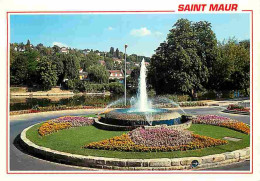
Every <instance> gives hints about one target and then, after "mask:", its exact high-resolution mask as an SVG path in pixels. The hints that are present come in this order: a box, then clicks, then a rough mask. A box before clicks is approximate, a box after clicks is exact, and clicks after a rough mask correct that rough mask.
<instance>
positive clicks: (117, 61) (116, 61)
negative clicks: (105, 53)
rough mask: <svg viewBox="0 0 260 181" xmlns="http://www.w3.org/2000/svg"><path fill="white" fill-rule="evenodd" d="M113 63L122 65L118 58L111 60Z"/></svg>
mask: <svg viewBox="0 0 260 181" xmlns="http://www.w3.org/2000/svg"><path fill="white" fill-rule="evenodd" d="M113 61H114V63H118V64H122V60H120V59H119V58H113Z"/></svg>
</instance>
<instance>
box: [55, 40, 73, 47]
mask: <svg viewBox="0 0 260 181" xmlns="http://www.w3.org/2000/svg"><path fill="white" fill-rule="evenodd" d="M54 45H57V46H59V47H69V46H68V45H66V44H64V43H61V42H56V41H55V42H53V43H52V46H54Z"/></svg>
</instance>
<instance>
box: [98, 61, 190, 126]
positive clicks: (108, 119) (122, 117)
mask: <svg viewBox="0 0 260 181" xmlns="http://www.w3.org/2000/svg"><path fill="white" fill-rule="evenodd" d="M146 71H147V69H146V66H145V61H144V59H143V60H142V62H141V69H140V77H139V84H138V93H137V96H136V98H134V97H132V98H131V99H130V104H131V108H127V109H115V110H113V111H110V112H106V113H105V117H103V118H101V119H99V120H97V121H96V125H97V126H98V127H100V128H104V129H109V130H132V129H134V128H136V127H139V126H156V125H167V126H174V125H181V124H183V123H186V122H188V119H187V117H186V116H182V115H180V114H179V113H178V112H176V111H174V110H170V109H162V108H156V107H153V106H152V100H149V99H148V95H147V86H146ZM158 100H159V102H160V101H161V103H165V100H166V99H165V98H160V99H157V100H154V102H158ZM120 101H122V99H120V100H118V101H116V102H114V103H111V104H110V105H109V106H111V105H115V104H116V103H118V102H120ZM168 103H171V104H172V101H170V100H169V101H168ZM174 104H176V103H174ZM176 105H177V104H176ZM109 106H108V107H109ZM108 107H107V108H108ZM107 108H106V109H105V110H107ZM182 111H183V110H182ZM183 112H184V111H183ZM189 125H190V123H189Z"/></svg>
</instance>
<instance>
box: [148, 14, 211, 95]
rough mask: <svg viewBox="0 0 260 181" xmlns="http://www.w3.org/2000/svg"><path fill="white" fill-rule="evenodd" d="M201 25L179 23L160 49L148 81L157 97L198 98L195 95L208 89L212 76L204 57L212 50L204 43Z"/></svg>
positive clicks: (186, 22)
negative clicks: (209, 78) (207, 85)
mask: <svg viewBox="0 0 260 181" xmlns="http://www.w3.org/2000/svg"><path fill="white" fill-rule="evenodd" d="M198 24H199V23H197V24H196V23H195V24H194V23H192V22H191V21H189V20H187V19H179V20H178V21H177V22H176V23H175V24H174V26H173V28H172V29H171V30H170V33H169V34H168V35H167V39H166V41H165V42H163V43H161V44H160V46H159V47H158V48H157V49H156V53H155V54H154V55H153V56H152V58H151V63H150V68H149V73H148V77H149V81H150V82H151V84H152V85H153V87H154V88H155V90H156V92H157V93H159V94H162V93H185V94H189V95H190V96H194V93H195V92H198V91H201V90H203V89H204V84H205V83H206V82H207V81H208V77H209V72H208V69H207V64H206V61H205V60H204V58H203V56H205V55H204V52H205V50H207V49H208V48H209V49H211V47H208V46H207V45H203V44H202V43H200V42H202V40H201V39H202V38H201V37H205V35H203V36H202V33H201V31H199V30H200V28H199V27H200V26H198ZM201 24H205V22H204V23H201ZM207 27H208V28H209V27H210V26H209V25H207ZM209 32H211V31H209ZM211 33H212V32H211ZM204 46H205V47H204Z"/></svg>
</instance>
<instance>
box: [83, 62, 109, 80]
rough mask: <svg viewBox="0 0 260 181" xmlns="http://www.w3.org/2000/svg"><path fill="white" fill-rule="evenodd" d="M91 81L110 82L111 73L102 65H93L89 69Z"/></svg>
mask: <svg viewBox="0 0 260 181" xmlns="http://www.w3.org/2000/svg"><path fill="white" fill-rule="evenodd" d="M87 72H88V76H89V79H90V81H92V82H96V83H100V84H102V83H108V78H109V73H108V72H107V70H106V68H105V67H104V66H102V65H92V66H90V67H89V68H88V70H87Z"/></svg>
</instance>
